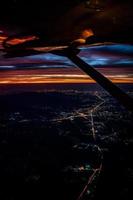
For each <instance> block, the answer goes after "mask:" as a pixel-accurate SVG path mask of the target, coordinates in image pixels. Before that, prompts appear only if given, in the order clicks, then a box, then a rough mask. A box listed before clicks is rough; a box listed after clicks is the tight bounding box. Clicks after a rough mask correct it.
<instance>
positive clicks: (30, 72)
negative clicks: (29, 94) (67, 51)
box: [0, 44, 133, 85]
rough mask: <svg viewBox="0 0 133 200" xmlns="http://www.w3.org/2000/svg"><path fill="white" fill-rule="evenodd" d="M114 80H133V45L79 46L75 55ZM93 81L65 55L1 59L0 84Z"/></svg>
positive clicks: (49, 54) (132, 81)
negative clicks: (78, 51) (77, 53)
mask: <svg viewBox="0 0 133 200" xmlns="http://www.w3.org/2000/svg"><path fill="white" fill-rule="evenodd" d="M78 56H79V57H81V58H82V59H83V60H84V61H86V62H87V63H88V64H90V65H91V66H93V67H94V68H95V69H97V70H98V71H100V72H101V73H102V74H104V75H105V76H106V77H108V78H109V79H110V80H111V81H113V82H114V83H133V45H129V44H103V45H100V46H82V47H80V53H79V55H78ZM35 83H37V84H38V83H43V84H45V83H46V84H48V83H94V80H92V79H91V78H90V77H89V76H87V75H86V74H85V73H83V72H82V71H81V70H80V69H79V68H78V67H77V66H75V65H74V64H73V63H72V62H71V61H70V60H68V58H66V57H63V56H57V55H54V54H51V53H46V54H38V55H33V56H27V57H20V58H19V57H18V58H10V59H7V58H6V59H5V58H3V56H2V54H1V59H0V84H1V85H2V84H35Z"/></svg>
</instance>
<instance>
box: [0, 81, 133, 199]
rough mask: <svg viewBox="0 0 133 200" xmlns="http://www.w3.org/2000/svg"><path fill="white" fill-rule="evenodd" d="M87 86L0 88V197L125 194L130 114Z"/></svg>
mask: <svg viewBox="0 0 133 200" xmlns="http://www.w3.org/2000/svg"><path fill="white" fill-rule="evenodd" d="M88 86H89V85H84V84H78V85H73V86H72V85H69V86H68V85H67V84H66V85H57V86H56V87H54V88H53V89H52V85H51V86H49V87H44V91H43V85H42V86H41V89H40V90H39V89H38V91H37V90H36V91H35V92H34V91H27V92H24V91H23V92H20V91H21V90H20V91H19V92H18V91H17V89H16V93H15V91H14V93H12V94H11V93H6V94H1V96H0V133H1V134H0V143H1V145H0V163H1V165H0V183H1V199H2V200H4V199H5V200H7V199H8V200H17V199H19V200H21V199H25V200H28V199H38V200H41V199H48V200H50V199H63V200H66V199H67V200H68V199H69V200H74V199H78V198H79V199H80V198H81V199H84V200H87V199H93V200H97V199H108V200H111V199H113V198H114V199H121V200H127V199H132V184H133V166H132V154H131V152H133V136H132V130H133V124H132V118H133V116H132V113H131V112H128V111H127V110H125V109H124V108H123V107H122V106H120V105H119V103H118V102H116V100H114V99H113V98H112V97H111V96H110V95H109V94H108V93H106V92H105V91H104V90H102V89H101V88H100V87H99V86H98V85H96V84H92V85H91V84H90V87H88ZM10 87H11V86H10ZM38 87H39V86H38ZM121 87H122V88H124V90H125V91H126V92H128V93H129V95H131V96H132V95H133V93H132V91H131V89H132V85H131V84H129V85H124V86H123V85H121ZM16 88H17V87H16ZM22 88H23V87H22ZM31 88H32V87H31ZM10 89H11V88H10ZM34 89H35V88H34ZM7 91H8V90H7ZM83 191H84V192H83ZM129 195H130V196H129Z"/></svg>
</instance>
